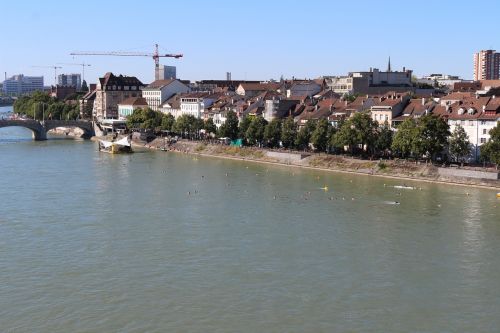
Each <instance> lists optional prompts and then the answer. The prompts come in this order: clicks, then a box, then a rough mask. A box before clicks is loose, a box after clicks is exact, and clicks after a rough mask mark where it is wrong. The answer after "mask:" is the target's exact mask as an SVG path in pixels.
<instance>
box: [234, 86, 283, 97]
mask: <svg viewBox="0 0 500 333" xmlns="http://www.w3.org/2000/svg"><path fill="white" fill-rule="evenodd" d="M280 87H281V84H279V83H240V85H239V86H238V88H237V89H236V93H237V94H238V95H241V96H246V97H254V96H257V95H259V94H261V93H263V92H267V91H277V90H278V89H279V88H280Z"/></svg>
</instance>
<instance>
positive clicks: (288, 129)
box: [281, 117, 297, 148]
mask: <svg viewBox="0 0 500 333" xmlns="http://www.w3.org/2000/svg"><path fill="white" fill-rule="evenodd" d="M296 139H297V124H295V121H294V120H293V118H292V117H288V118H286V119H285V121H284V122H283V125H282V130H281V143H282V144H283V147H285V148H293V147H294V146H295V140H296Z"/></svg>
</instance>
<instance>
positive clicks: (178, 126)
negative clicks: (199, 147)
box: [172, 114, 195, 137]
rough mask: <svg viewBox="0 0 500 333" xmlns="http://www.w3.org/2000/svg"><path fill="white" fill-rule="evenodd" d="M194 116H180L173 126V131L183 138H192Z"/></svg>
mask: <svg viewBox="0 0 500 333" xmlns="http://www.w3.org/2000/svg"><path fill="white" fill-rule="evenodd" d="M194 119H195V118H194V116H193V115H187V114H183V115H180V116H179V117H178V118H177V119H176V120H175V123H174V125H173V126H172V130H173V131H174V132H176V133H178V134H180V135H181V136H182V137H185V136H186V135H187V136H190V134H191V132H192V127H193V126H192V122H193V120H194Z"/></svg>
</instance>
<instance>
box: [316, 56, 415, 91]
mask: <svg viewBox="0 0 500 333" xmlns="http://www.w3.org/2000/svg"><path fill="white" fill-rule="evenodd" d="M412 73H413V71H412V70H409V69H406V68H405V67H403V70H402V71H401V72H400V71H393V70H392V69H391V60H390V59H389V62H388V65H387V70H386V71H385V72H384V71H380V70H379V69H378V68H370V70H369V71H368V72H350V73H349V74H348V75H347V76H340V77H325V80H326V84H327V86H329V87H330V89H332V90H333V91H334V92H336V93H339V94H386V93H388V92H391V91H396V92H404V91H410V90H411V91H413V90H415V88H414V86H413V83H412V81H411V80H412V77H411V76H412Z"/></svg>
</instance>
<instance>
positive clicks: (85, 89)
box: [81, 80, 89, 91]
mask: <svg viewBox="0 0 500 333" xmlns="http://www.w3.org/2000/svg"><path fill="white" fill-rule="evenodd" d="M81 91H89V87H88V86H87V81H85V80H83V81H82V88H81Z"/></svg>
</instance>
